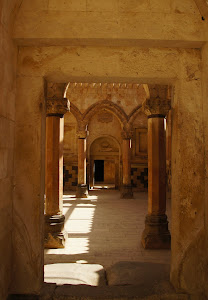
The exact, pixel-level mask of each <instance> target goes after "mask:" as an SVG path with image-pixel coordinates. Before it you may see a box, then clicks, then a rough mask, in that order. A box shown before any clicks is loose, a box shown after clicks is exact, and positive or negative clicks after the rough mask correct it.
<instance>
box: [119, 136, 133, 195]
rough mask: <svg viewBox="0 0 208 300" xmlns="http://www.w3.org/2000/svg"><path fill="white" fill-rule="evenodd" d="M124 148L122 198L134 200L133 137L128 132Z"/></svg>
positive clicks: (124, 139) (124, 138) (124, 137)
mask: <svg viewBox="0 0 208 300" xmlns="http://www.w3.org/2000/svg"><path fill="white" fill-rule="evenodd" d="M122 135H123V146H122V150H123V151H122V152H123V156H122V161H123V182H122V188H121V198H122V199H131V198H133V192H132V186H131V147H130V145H131V136H130V134H127V133H126V132H123V134H122Z"/></svg>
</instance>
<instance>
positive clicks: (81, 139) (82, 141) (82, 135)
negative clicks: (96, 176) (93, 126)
mask: <svg viewBox="0 0 208 300" xmlns="http://www.w3.org/2000/svg"><path fill="white" fill-rule="evenodd" d="M77 136H78V186H77V194H76V196H77V198H87V197H88V187H87V181H86V180H87V174H86V173H87V165H86V138H87V131H86V130H85V129H84V130H80V131H78V133H77Z"/></svg>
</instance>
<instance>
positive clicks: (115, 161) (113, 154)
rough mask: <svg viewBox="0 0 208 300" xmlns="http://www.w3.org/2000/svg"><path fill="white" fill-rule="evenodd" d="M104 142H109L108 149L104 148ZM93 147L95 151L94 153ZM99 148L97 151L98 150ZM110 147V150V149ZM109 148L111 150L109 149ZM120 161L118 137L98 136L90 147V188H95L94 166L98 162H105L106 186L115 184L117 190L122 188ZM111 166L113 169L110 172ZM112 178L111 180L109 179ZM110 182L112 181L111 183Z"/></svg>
mask: <svg viewBox="0 0 208 300" xmlns="http://www.w3.org/2000/svg"><path fill="white" fill-rule="evenodd" d="M102 142H104V143H106V142H109V145H107V148H105V147H104V148H103V147H102ZM93 146H95V149H94V151H93ZM96 147H97V150H98V152H97V150H96ZM109 147H110V148H109ZM111 147H112V148H111ZM108 148H109V149H108ZM120 159H121V144H120V143H119V141H118V140H117V138H116V137H114V136H112V135H109V134H103V135H98V136H96V137H95V138H94V139H93V140H92V141H91V143H90V144H89V147H88V161H89V165H88V176H89V178H88V182H89V184H90V187H92V186H94V179H95V177H94V165H95V161H96V160H103V163H104V169H103V173H104V174H103V175H104V184H109V183H110V184H115V188H119V186H120V173H121V169H120ZM109 166H111V167H110V168H112V167H113V169H111V170H110V172H108V169H109ZM109 177H110V178H109ZM109 180H110V181H109Z"/></svg>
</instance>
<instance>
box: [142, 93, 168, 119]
mask: <svg viewBox="0 0 208 300" xmlns="http://www.w3.org/2000/svg"><path fill="white" fill-rule="evenodd" d="M142 109H143V111H144V113H145V114H146V115H147V116H148V117H150V116H158V117H163V118H165V116H166V115H167V114H168V112H169V110H170V109H171V100H169V99H166V100H162V99H160V98H150V99H146V100H145V101H144V102H143V103H142Z"/></svg>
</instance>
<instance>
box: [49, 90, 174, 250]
mask: <svg viewBox="0 0 208 300" xmlns="http://www.w3.org/2000/svg"><path fill="white" fill-rule="evenodd" d="M49 94H50V93H49ZM169 98H170V97H169V88H168V87H167V86H154V88H153V89H152V93H150V97H147V99H146V100H145V101H144V102H143V105H142V110H143V112H144V113H145V114H146V115H147V116H148V213H147V216H146V220H145V229H144V231H143V235H142V245H143V247H144V248H147V249H168V248H170V241H171V236H170V232H169V230H168V220H167V216H166V183H167V181H166V151H167V150H168V153H167V154H168V156H169V155H170V128H169V129H168V139H167V141H166V130H165V122H164V120H165V118H166V117H167V116H168V115H170V109H171V101H170V99H169ZM69 110H70V105H69V100H68V99H66V98H64V97H62V98H60V93H58V96H57V95H55V96H53V97H52V98H50V97H47V100H46V164H45V166H46V176H45V248H63V247H64V245H65V239H66V235H65V231H64V221H65V217H64V215H63V213H62V205H63V200H62V198H63V133H64V119H63V116H64V114H65V113H66V112H67V111H69ZM168 124H169V125H170V122H169V121H168ZM87 125H88V124H87V123H86V122H83V121H81V120H80V121H78V132H77V138H78V186H77V194H76V196H77V198H87V197H88V187H87V183H86V140H87V136H88V131H87ZM131 137H132V132H131V126H130V125H129V124H125V125H124V127H123V132H122V138H123V145H122V164H123V177H122V187H121V198H123V199H130V198H133V192H132V187H131V164H130V151H131V147H130V143H131ZM166 143H167V144H166ZM169 159H170V157H169Z"/></svg>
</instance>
